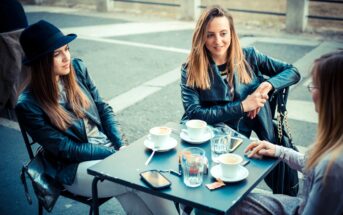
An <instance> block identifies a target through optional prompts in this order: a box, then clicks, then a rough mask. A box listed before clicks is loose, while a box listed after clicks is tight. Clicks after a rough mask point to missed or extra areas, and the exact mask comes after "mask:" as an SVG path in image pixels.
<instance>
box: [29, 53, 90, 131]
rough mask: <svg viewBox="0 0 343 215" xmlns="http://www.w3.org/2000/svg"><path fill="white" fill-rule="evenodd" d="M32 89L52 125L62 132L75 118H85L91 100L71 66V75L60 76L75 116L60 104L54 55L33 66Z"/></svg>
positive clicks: (50, 54) (34, 63)
mask: <svg viewBox="0 0 343 215" xmlns="http://www.w3.org/2000/svg"><path fill="white" fill-rule="evenodd" d="M31 70H32V71H31V81H30V88H31V90H32V93H33V95H34V97H35V99H36V100H37V101H38V103H39V104H40V106H41V108H42V109H43V110H44V112H45V113H46V114H47V115H48V117H49V119H50V121H51V123H52V124H53V125H55V126H56V127H57V128H59V129H60V130H66V129H67V128H68V127H69V126H70V125H71V124H72V121H73V119H74V117H75V116H76V117H78V118H83V117H84V116H85V114H84V109H87V108H88V107H89V105H90V102H89V99H88V98H87V96H86V95H85V94H84V93H83V92H82V90H81V89H80V87H79V85H78V84H77V82H76V78H75V71H74V68H73V67H72V65H71V64H70V73H69V74H68V75H64V76H60V80H61V82H62V84H63V86H64V90H65V92H66V98H67V102H68V105H69V107H70V108H71V110H72V112H73V114H74V115H75V116H74V115H73V114H71V113H70V112H67V111H66V110H65V109H64V108H63V107H62V106H61V105H60V104H59V96H60V95H59V88H58V82H57V80H56V76H55V75H54V74H53V53H49V54H47V55H45V56H43V57H42V58H40V59H38V60H36V61H34V62H32V64H31Z"/></svg>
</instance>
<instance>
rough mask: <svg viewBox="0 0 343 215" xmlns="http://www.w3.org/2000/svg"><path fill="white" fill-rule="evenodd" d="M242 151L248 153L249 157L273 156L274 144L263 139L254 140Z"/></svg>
mask: <svg viewBox="0 0 343 215" xmlns="http://www.w3.org/2000/svg"><path fill="white" fill-rule="evenodd" d="M249 152H250V153H249ZM244 153H248V157H249V158H251V157H255V158H261V157H262V156H269V157H275V145H274V144H272V143H270V142H268V141H265V140H264V141H254V142H251V143H250V144H249V145H248V146H247V148H246V149H245V150H244Z"/></svg>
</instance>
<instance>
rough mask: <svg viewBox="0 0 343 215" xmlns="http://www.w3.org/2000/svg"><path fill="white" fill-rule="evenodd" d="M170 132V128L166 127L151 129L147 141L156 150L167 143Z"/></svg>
mask: <svg viewBox="0 0 343 215" xmlns="http://www.w3.org/2000/svg"><path fill="white" fill-rule="evenodd" d="M171 132H172V130H171V128H168V127H153V128H151V129H150V130H149V136H148V139H149V140H150V141H151V142H152V143H153V144H154V147H155V148H158V147H160V146H161V145H163V144H165V143H167V142H168V140H169V138H170V134H171Z"/></svg>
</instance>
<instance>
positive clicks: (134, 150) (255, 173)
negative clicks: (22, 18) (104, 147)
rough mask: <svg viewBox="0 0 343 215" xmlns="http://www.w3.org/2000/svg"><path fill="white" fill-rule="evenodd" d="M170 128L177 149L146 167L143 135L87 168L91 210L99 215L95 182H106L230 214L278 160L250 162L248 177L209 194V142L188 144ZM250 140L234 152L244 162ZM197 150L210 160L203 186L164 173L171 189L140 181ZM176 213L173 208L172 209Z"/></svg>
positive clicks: (161, 154) (176, 126) (158, 156)
mask: <svg viewBox="0 0 343 215" xmlns="http://www.w3.org/2000/svg"><path fill="white" fill-rule="evenodd" d="M166 125H167V126H169V127H172V128H173V132H172V135H171V136H172V137H173V138H175V139H176V140H177V142H178V144H177V146H176V147H175V148H173V149H171V150H169V151H166V152H156V153H155V155H154V157H153V158H152V160H151V162H150V163H149V165H147V166H146V165H145V164H144V163H145V161H146V160H147V159H148V157H149V156H150V154H151V150H150V149H147V148H146V147H145V146H144V140H146V136H144V137H142V138H140V139H138V140H137V141H135V142H133V143H131V144H130V145H129V146H127V147H126V148H124V149H123V150H120V151H118V152H116V153H115V154H113V155H111V156H109V157H107V158H106V159H104V160H103V161H101V162H99V163H97V164H95V165H94V166H91V167H90V168H88V170H87V172H88V174H90V175H93V176H94V180H93V183H92V195H93V196H92V197H93V211H94V214H95V215H98V214H99V207H98V191H97V183H98V182H99V181H103V180H108V181H112V182H114V183H118V184H121V185H124V186H127V187H131V188H133V189H137V190H140V191H142V192H146V193H149V194H152V195H155V196H159V197H161V198H165V199H168V200H171V201H174V202H177V203H181V204H185V205H188V206H191V207H194V208H197V209H200V210H203V211H206V212H210V213H215V214H229V213H230V211H231V210H232V208H233V207H234V206H235V205H237V203H239V202H240V201H241V200H242V199H243V198H244V197H245V196H246V195H247V194H248V193H250V192H251V190H252V189H254V188H255V187H256V186H257V184H258V183H259V182H260V181H261V180H263V179H264V177H265V176H266V175H267V174H268V173H269V172H270V171H271V170H272V169H273V168H274V167H275V166H276V165H277V164H278V162H279V160H277V159H273V158H264V159H250V163H249V164H248V165H247V166H246V168H247V169H248V171H249V175H248V177H247V178H246V179H244V180H242V181H239V182H235V183H227V184H226V186H224V187H221V188H219V189H216V190H212V191H210V190H209V189H208V188H207V187H206V186H205V184H209V183H213V182H214V181H215V179H214V178H213V177H212V176H211V174H210V169H211V167H212V166H214V165H216V163H214V162H212V161H211V146H210V145H211V143H210V141H207V142H205V143H202V144H190V143H187V142H185V141H183V140H181V139H180V136H179V132H180V125H179V124H176V123H167V124H166ZM249 142H250V140H249V139H243V143H242V144H241V145H240V147H238V148H237V149H236V150H235V151H234V153H236V154H240V155H242V156H243V157H244V159H245V160H246V159H249V158H247V157H246V156H244V149H245V147H246V146H247V145H248V144H249ZM194 146H195V147H200V148H202V149H204V150H205V151H206V157H207V158H208V160H209V169H208V174H207V175H204V177H203V184H202V185H201V186H199V187H196V188H191V187H187V186H186V185H185V184H184V183H183V178H182V177H177V176H175V175H173V174H169V173H163V174H164V176H166V177H167V178H168V179H169V180H170V181H171V183H172V185H171V186H170V188H167V189H161V190H154V189H151V188H150V187H149V186H148V185H146V184H145V183H144V182H143V181H142V180H141V178H140V175H139V173H140V172H143V171H146V170H152V169H157V170H169V169H173V170H178V169H179V163H178V154H179V152H180V151H182V150H183V149H184V148H186V147H194ZM175 211H176V209H175Z"/></svg>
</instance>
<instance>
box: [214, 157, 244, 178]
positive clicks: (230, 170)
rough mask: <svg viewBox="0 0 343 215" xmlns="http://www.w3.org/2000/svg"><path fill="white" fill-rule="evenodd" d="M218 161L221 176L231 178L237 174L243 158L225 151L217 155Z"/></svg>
mask: <svg viewBox="0 0 343 215" xmlns="http://www.w3.org/2000/svg"><path fill="white" fill-rule="evenodd" d="M218 161H219V166H220V169H221V172H222V176H223V177H225V178H233V177H235V176H236V175H237V174H238V172H239V170H240V164H241V163H242V161H243V158H242V157H241V156H240V155H237V154H233V153H226V154H221V155H220V156H219V157H218Z"/></svg>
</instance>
